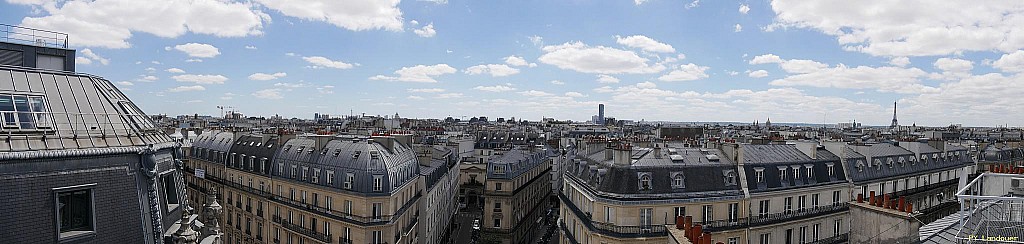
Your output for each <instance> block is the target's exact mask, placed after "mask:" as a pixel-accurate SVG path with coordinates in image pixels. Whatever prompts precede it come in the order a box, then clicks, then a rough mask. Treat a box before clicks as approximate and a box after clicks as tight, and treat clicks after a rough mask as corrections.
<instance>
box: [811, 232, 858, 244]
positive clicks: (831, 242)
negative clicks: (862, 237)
mask: <svg viewBox="0 0 1024 244" xmlns="http://www.w3.org/2000/svg"><path fill="white" fill-rule="evenodd" d="M849 239H850V234H849V233H842V234H839V235H836V236H833V237H829V238H825V239H819V240H817V241H812V242H810V243H809V244H839V243H847V242H848V241H849Z"/></svg>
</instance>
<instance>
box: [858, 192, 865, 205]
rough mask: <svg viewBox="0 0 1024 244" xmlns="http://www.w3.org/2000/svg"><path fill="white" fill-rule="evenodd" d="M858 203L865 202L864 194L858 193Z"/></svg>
mask: <svg viewBox="0 0 1024 244" xmlns="http://www.w3.org/2000/svg"><path fill="white" fill-rule="evenodd" d="M857 203H864V194H863V193H861V194H857Z"/></svg>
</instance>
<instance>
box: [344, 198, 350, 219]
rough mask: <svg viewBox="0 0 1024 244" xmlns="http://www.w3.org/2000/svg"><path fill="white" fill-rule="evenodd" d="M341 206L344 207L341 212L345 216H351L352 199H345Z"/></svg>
mask: <svg viewBox="0 0 1024 244" xmlns="http://www.w3.org/2000/svg"><path fill="white" fill-rule="evenodd" d="M342 207H344V209H343V212H344V213H345V217H351V215H352V201H349V200H345V205H344V206H342Z"/></svg>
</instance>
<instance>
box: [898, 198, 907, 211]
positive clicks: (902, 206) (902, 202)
mask: <svg viewBox="0 0 1024 244" xmlns="http://www.w3.org/2000/svg"><path fill="white" fill-rule="evenodd" d="M898 210H899V211H900V212H906V211H907V199H906V197H903V196H900V201H899V209H898Z"/></svg>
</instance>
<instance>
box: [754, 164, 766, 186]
mask: <svg viewBox="0 0 1024 244" xmlns="http://www.w3.org/2000/svg"><path fill="white" fill-rule="evenodd" d="M754 175H755V176H756V177H757V183H759V184H760V183H764V169H763V168H754Z"/></svg>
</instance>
